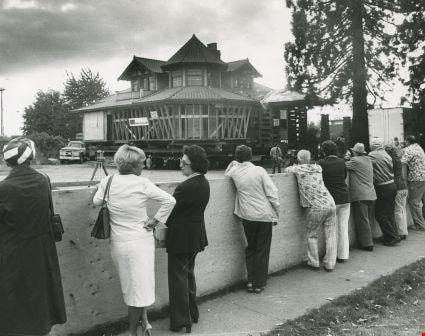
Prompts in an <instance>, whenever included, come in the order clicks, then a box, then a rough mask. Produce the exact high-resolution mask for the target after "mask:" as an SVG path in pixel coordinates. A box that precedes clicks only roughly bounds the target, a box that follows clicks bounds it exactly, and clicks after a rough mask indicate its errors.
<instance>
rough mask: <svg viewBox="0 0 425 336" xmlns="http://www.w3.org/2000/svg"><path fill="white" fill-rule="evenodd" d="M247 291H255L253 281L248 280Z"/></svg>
mask: <svg viewBox="0 0 425 336" xmlns="http://www.w3.org/2000/svg"><path fill="white" fill-rule="evenodd" d="M246 291H247V292H248V293H253V292H254V287H253V286H252V282H248V283H247V284H246Z"/></svg>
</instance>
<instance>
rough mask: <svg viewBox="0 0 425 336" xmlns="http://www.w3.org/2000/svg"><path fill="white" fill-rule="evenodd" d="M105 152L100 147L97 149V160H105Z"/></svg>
mask: <svg viewBox="0 0 425 336" xmlns="http://www.w3.org/2000/svg"><path fill="white" fill-rule="evenodd" d="M103 154H105V151H103V150H100V149H98V150H97V151H96V161H97V162H105V156H104V155H103Z"/></svg>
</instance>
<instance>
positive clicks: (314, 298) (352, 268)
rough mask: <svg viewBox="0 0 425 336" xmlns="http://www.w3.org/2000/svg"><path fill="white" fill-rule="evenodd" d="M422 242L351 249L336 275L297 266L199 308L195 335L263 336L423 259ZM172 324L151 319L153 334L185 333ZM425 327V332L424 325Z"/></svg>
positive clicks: (413, 236)
mask: <svg viewBox="0 0 425 336" xmlns="http://www.w3.org/2000/svg"><path fill="white" fill-rule="evenodd" d="M424 240H425V232H417V231H413V232H409V236H408V238H407V240H405V241H403V242H402V243H400V244H398V245H397V246H394V247H385V246H383V245H377V246H375V250H374V252H373V253H370V252H364V251H360V250H352V251H351V252H350V260H349V261H348V262H347V263H344V264H337V266H336V269H335V271H334V272H332V273H327V272H325V271H324V270H322V271H320V272H314V271H310V270H308V269H305V268H301V267H298V268H294V269H292V270H289V271H288V272H286V273H284V274H275V275H272V276H271V277H270V279H269V281H268V285H267V287H266V289H265V290H264V292H262V293H261V294H249V293H247V292H245V291H244V290H236V291H233V292H231V293H229V294H227V295H224V296H220V297H218V298H215V299H212V300H207V301H205V302H203V303H201V304H200V306H199V310H200V319H199V323H198V324H194V325H193V329H192V335H200V336H201V335H202V336H216V335H217V336H218V335H225V336H261V335H263V334H264V333H266V332H267V331H270V330H272V329H274V328H276V327H279V325H281V324H282V323H284V322H285V321H287V320H290V319H295V318H297V317H299V316H301V315H303V314H305V313H306V312H307V311H308V310H310V309H313V308H317V307H320V306H322V305H324V304H326V303H329V302H330V301H332V300H333V299H335V298H337V297H339V296H341V295H345V294H348V293H350V292H351V291H353V290H355V289H357V288H360V287H363V286H366V285H368V284H370V283H371V282H372V281H374V280H376V279H377V278H379V277H380V276H381V275H385V274H389V273H392V272H394V271H395V270H397V269H398V268H400V267H402V266H404V265H408V264H410V263H412V262H415V261H416V260H419V259H422V258H425V250H424ZM117 304H122V310H123V315H124V314H125V312H126V308H125V305H124V303H122V302H120V303H118V302H117ZM169 323H170V322H169V319H168V317H167V318H162V319H159V320H156V321H153V322H152V325H153V333H154V335H158V336H159V335H161V336H175V335H181V333H173V332H170V331H169V330H168V328H169ZM422 325H423V327H424V328H425V322H424V321H422ZM318 328H319V326H318ZM423 330H425V329H423ZM126 335H127V333H126V332H123V333H121V334H119V336H126ZM371 335H372V333H371ZM392 335H395V334H394V333H393V334H392ZM403 335H404V334H403ZM282 336H291V335H283V334H282Z"/></svg>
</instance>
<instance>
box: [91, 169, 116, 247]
mask: <svg viewBox="0 0 425 336" xmlns="http://www.w3.org/2000/svg"><path fill="white" fill-rule="evenodd" d="M113 177H114V175H111V176H110V177H109V179H108V182H107V183H106V188H105V192H104V193H103V201H102V207H101V208H100V210H99V214H98V215H97V219H96V222H95V223H94V226H93V229H92V231H91V234H90V235H91V236H92V237H94V238H96V239H108V238H109V237H110V236H111V224H110V221H109V210H108V206H107V203H106V201H105V200H106V196H107V195H109V188H110V187H111V182H112V178H113Z"/></svg>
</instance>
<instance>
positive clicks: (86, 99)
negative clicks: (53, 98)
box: [64, 69, 109, 110]
mask: <svg viewBox="0 0 425 336" xmlns="http://www.w3.org/2000/svg"><path fill="white" fill-rule="evenodd" d="M67 77H68V78H67V80H66V82H65V83H64V86H65V91H64V97H65V101H66V103H67V105H68V106H69V108H70V110H75V109H78V108H80V107H84V106H88V105H91V104H93V103H95V102H96V101H97V100H99V99H102V98H105V97H107V96H109V90H108V89H107V88H106V83H105V81H104V80H103V79H102V78H101V77H100V75H99V73H98V72H96V73H94V72H92V71H91V70H90V69H81V72H80V75H79V77H78V78H75V76H74V75H73V74H72V73H70V74H67Z"/></svg>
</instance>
